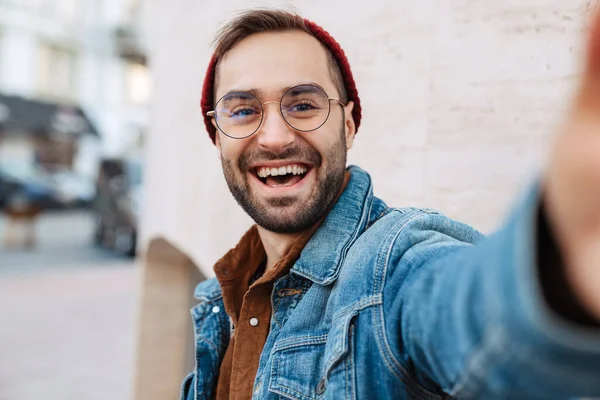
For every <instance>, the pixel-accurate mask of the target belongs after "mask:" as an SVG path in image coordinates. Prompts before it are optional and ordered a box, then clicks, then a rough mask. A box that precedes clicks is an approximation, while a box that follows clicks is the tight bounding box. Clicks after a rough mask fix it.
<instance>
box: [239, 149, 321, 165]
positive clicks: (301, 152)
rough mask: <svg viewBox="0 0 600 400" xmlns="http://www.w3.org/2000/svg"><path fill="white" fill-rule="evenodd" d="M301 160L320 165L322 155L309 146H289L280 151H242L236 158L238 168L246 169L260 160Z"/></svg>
mask: <svg viewBox="0 0 600 400" xmlns="http://www.w3.org/2000/svg"><path fill="white" fill-rule="evenodd" d="M289 159H294V160H301V161H305V162H306V163H307V164H312V165H314V166H315V167H320V166H321V164H322V163H323V157H321V154H319V152H318V151H316V150H314V149H312V148H310V147H299V146H296V147H290V148H288V149H285V150H284V151H282V152H279V153H276V152H273V151H269V150H265V149H260V148H258V149H252V150H248V151H247V152H244V154H242V155H241V156H240V158H239V159H238V168H239V169H240V170H241V171H246V170H247V169H248V168H249V167H250V165H252V164H256V163H259V162H261V161H283V160H289Z"/></svg>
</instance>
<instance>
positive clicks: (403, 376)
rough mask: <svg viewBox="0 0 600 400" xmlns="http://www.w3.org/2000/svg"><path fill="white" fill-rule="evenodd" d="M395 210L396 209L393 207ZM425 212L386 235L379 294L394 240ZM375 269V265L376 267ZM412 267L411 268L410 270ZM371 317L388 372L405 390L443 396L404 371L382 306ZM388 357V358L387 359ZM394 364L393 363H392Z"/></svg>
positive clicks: (424, 215) (399, 222)
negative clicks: (386, 324) (428, 388)
mask: <svg viewBox="0 0 600 400" xmlns="http://www.w3.org/2000/svg"><path fill="white" fill-rule="evenodd" d="M394 210H397V209H394ZM427 215H429V214H427V213H425V212H423V211H416V212H415V215H413V216H411V217H410V218H408V219H407V220H406V221H403V220H400V221H398V222H396V226H398V225H400V227H399V228H398V229H397V230H394V231H395V233H394V234H393V235H390V236H388V238H389V241H390V242H389V245H388V246H387V249H386V251H385V252H384V253H383V254H382V253H381V252H380V257H378V260H377V263H378V264H379V263H380V262H381V259H384V261H383V270H382V271H381V278H380V279H376V280H375V284H374V288H373V289H374V291H379V292H381V296H383V289H384V287H385V282H386V278H387V270H388V267H389V261H390V257H391V254H392V249H393V247H394V245H395V243H396V241H397V240H398V237H399V236H400V234H401V233H403V232H404V229H405V228H406V227H407V226H408V225H409V224H411V223H412V222H414V221H416V220H418V219H420V218H424V217H426V216H427ZM376 269H377V267H376ZM412 269H414V268H411V270H412ZM375 276H377V274H375ZM382 304H383V303H382ZM378 314H379V316H380V318H379V319H380V321H377V319H378V318H377V317H378ZM373 319H374V325H375V326H376V327H377V325H378V322H379V327H378V328H379V329H377V328H376V329H377V331H378V332H377V337H379V338H380V339H381V340H377V347H378V348H379V351H380V354H381V356H382V357H381V358H382V360H383V361H384V364H385V365H386V367H387V368H388V369H389V370H390V372H392V374H394V375H395V376H396V377H398V378H399V379H400V380H401V381H403V382H404V383H405V384H406V388H407V390H413V391H415V390H417V391H418V392H419V393H418V394H419V395H420V396H425V397H427V398H430V399H441V398H443V397H442V396H440V395H438V394H435V393H432V392H430V391H428V390H427V389H425V388H423V387H422V386H421V385H419V384H418V383H417V382H415V381H413V380H412V379H411V378H410V376H409V374H408V372H407V371H406V369H405V368H404V366H403V365H402V364H401V363H400V361H399V360H398V358H397V357H396V355H395V354H394V351H393V350H392V348H391V346H390V344H389V340H388V335H387V332H386V330H385V313H384V308H383V307H380V312H379V313H373ZM388 358H389V360H388ZM392 364H394V365H392Z"/></svg>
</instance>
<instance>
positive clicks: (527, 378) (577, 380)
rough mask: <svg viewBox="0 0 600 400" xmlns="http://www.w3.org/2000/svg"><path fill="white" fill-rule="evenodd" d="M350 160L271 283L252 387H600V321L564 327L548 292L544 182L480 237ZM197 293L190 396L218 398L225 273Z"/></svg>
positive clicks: (340, 393) (518, 392)
mask: <svg viewBox="0 0 600 400" xmlns="http://www.w3.org/2000/svg"><path fill="white" fill-rule="evenodd" d="M349 170H350V172H351V178H350V181H349V183H348V186H347V187H346V189H345V191H344V193H343V194H342V196H341V197H340V198H339V200H338V202H337V203H336V205H335V206H334V207H333V209H332V210H331V212H330V213H329V215H328V216H327V217H326V219H325V220H324V222H323V224H322V226H321V227H320V228H319V230H318V231H317V232H316V233H315V234H314V236H313V237H312V238H311V240H310V241H309V242H308V243H307V245H306V247H305V248H304V250H303V251H302V254H301V256H300V258H299V259H298V260H297V262H296V263H295V264H294V266H293V267H292V269H291V272H290V273H289V275H287V276H285V277H283V278H281V279H279V280H278V281H277V282H276V283H275V285H274V288H273V292H272V298H271V301H272V306H273V309H272V316H271V321H270V332H269V335H268V338H267V341H266V344H265V346H264V348H263V351H262V354H261V358H260V364H259V368H258V372H257V374H256V378H255V381H254V390H253V398H254V399H298V400H312V399H335V400H340V399H430V400H437V399H448V398H464V399H568V398H570V397H575V396H590V395H594V394H595V395H598V394H599V393H600V333H598V332H596V333H595V334H592V333H590V332H587V331H585V330H583V329H582V328H579V327H577V326H572V325H569V324H568V323H567V322H566V321H563V320H562V319H560V318H558V317H557V316H556V315H554V314H553V313H552V312H551V311H550V310H549V309H548V307H547V306H546V304H545V303H544V301H543V296H542V293H541V288H540V284H539V279H538V277H537V275H536V270H537V266H536V257H535V254H536V252H535V246H536V243H535V242H536V218H535V216H536V208H537V204H538V200H539V194H538V192H537V190H536V189H534V190H531V191H530V193H528V194H527V195H526V196H524V199H523V200H522V201H520V202H519V204H518V205H517V206H516V209H515V211H514V212H513V213H512V214H511V216H510V218H509V220H508V221H507V223H506V224H505V225H504V227H503V228H502V229H500V230H499V231H498V232H497V233H495V234H494V235H491V236H489V237H485V238H484V237H483V236H482V235H481V234H480V233H479V232H477V231H476V230H474V229H473V228H471V227H469V226H468V225H465V224H463V223H460V222H457V221H454V220H452V219H449V218H448V217H445V216H443V215H441V214H440V213H438V212H435V211H433V210H429V209H419V208H403V209H395V208H389V207H388V206H386V204H385V203H384V202H383V201H382V200H380V199H378V198H377V197H375V196H374V195H373V192H372V185H371V179H370V177H369V175H368V174H367V173H366V172H364V171H363V170H361V169H360V168H358V167H350V169H349ZM281 289H295V290H281ZM195 296H196V298H197V299H198V300H199V304H198V305H197V306H195V307H194V308H193V309H192V310H191V313H192V317H193V321H194V329H195V342H196V367H195V370H194V371H193V372H192V373H191V374H189V375H188V376H187V377H186V378H185V379H184V382H183V385H182V393H181V398H182V399H185V400H204V399H210V398H211V397H212V396H213V394H214V391H215V388H216V382H217V378H218V373H219V366H220V363H221V359H222V357H223V355H224V353H225V349H226V348H227V344H228V341H229V338H230V334H231V327H230V320H229V317H228V316H227V314H226V313H225V311H224V310H225V307H224V306H223V302H222V296H221V290H220V288H219V285H218V283H217V281H216V280H215V279H209V280H206V281H204V282H202V283H200V284H199V285H198V287H197V288H196V291H195ZM240 323H248V321H245V322H244V321H240Z"/></svg>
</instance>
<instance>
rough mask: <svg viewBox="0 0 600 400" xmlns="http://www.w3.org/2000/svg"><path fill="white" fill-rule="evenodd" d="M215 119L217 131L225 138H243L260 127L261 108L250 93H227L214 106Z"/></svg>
mask: <svg viewBox="0 0 600 400" xmlns="http://www.w3.org/2000/svg"><path fill="white" fill-rule="evenodd" d="M215 119H216V121H217V125H218V126H219V129H221V131H223V133H224V134H226V135H227V136H230V137H233V138H237V139H241V138H245V137H248V136H250V135H252V134H253V133H254V132H255V131H256V130H257V129H258V127H259V126H260V122H261V119H262V106H261V104H260V101H258V99H257V98H256V97H254V96H253V95H251V94H250V93H244V92H235V93H229V94H227V95H225V96H224V97H222V98H221V100H219V102H218V103H217V104H216V106H215Z"/></svg>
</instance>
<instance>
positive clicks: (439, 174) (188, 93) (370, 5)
mask: <svg viewBox="0 0 600 400" xmlns="http://www.w3.org/2000/svg"><path fill="white" fill-rule="evenodd" d="M595 2H596V0H594V3H595ZM288 3H289V2H283V1H269V2H262V3H251V2H249V1H247V0H230V1H216V0H212V1H209V0H194V1H192V0H169V1H167V0H161V1H159V0H155V1H152V2H151V4H150V7H151V9H150V22H151V25H150V34H151V38H150V39H151V40H150V43H151V54H150V56H151V68H152V72H153V74H154V82H155V90H154V102H153V106H152V108H153V109H152V121H151V129H150V135H149V140H148V151H147V163H148V164H147V165H148V168H147V180H146V181H147V187H146V195H145V199H146V205H145V210H144V225H143V231H144V237H145V238H146V239H148V238H150V237H153V236H155V235H163V236H165V237H166V238H167V239H168V240H169V241H171V242H172V243H174V244H175V245H176V246H178V247H180V248H181V249H182V250H183V251H185V252H186V253H188V254H190V256H191V257H192V258H193V259H194V261H195V262H196V263H197V264H198V265H199V266H200V268H201V269H203V270H204V272H205V274H207V275H212V264H213V263H214V261H215V260H216V259H218V258H219V257H220V256H221V255H222V254H223V253H224V252H225V251H226V250H227V249H229V248H230V247H231V246H233V245H235V243H236V242H237V240H238V238H239V236H240V235H241V233H242V232H243V231H245V230H246V229H247V227H248V226H249V225H250V223H251V221H250V220H249V219H248V217H246V216H245V214H244V213H243V212H242V211H241V209H239V207H238V206H237V205H236V204H235V202H234V201H233V200H232V199H231V196H230V194H229V191H228V189H227V187H226V185H225V182H224V179H223V177H222V173H221V166H220V163H219V161H218V159H217V152H216V150H215V148H214V147H213V146H212V144H211V142H210V140H209V139H208V137H207V134H206V132H205V130H204V127H203V121H202V116H201V115H200V108H199V105H198V104H199V99H200V91H201V85H202V80H203V74H204V70H205V68H206V64H207V62H208V59H209V56H210V53H211V50H210V47H209V42H210V40H211V38H212V35H213V33H214V32H215V31H216V29H217V28H218V27H219V26H220V24H221V23H222V22H223V21H225V20H227V19H229V18H230V17H231V16H232V11H233V10H239V9H240V8H243V7H247V6H248V5H250V4H252V5H255V6H256V5H267V4H271V5H285V4H288ZM587 3H588V1H587V0H568V1H567V0H504V1H471V0H444V1H443V0H385V1H384V0H379V1H378V0H372V1H369V2H365V1H355V0H343V1H341V0H340V1H327V2H326V1H324V0H304V1H301V2H296V3H295V5H296V7H297V9H298V10H299V11H301V12H302V13H303V14H304V15H305V16H307V17H308V18H310V19H313V20H314V21H315V22H317V23H319V24H321V25H322V26H324V27H325V28H326V29H327V30H329V31H330V33H332V35H333V36H334V37H335V38H336V39H337V40H338V41H339V42H340V43H341V45H342V46H343V47H344V49H345V50H346V53H347V55H348V58H349V59H350V63H351V65H352V66H353V70H354V73H355V78H356V81H357V84H358V89H359V94H360V96H361V98H362V101H363V104H364V118H363V125H362V126H361V128H360V131H359V134H358V137H357V140H356V145H355V147H354V149H353V150H352V151H351V153H350V162H352V163H356V164H359V165H361V166H362V167H363V168H365V169H366V170H368V171H369V172H370V173H371V175H372V177H373V179H374V182H375V191H376V194H378V195H379V196H380V197H382V198H383V199H384V200H386V201H387V202H388V204H390V205H398V206H404V205H424V206H430V207H434V208H437V209H440V210H441V211H443V212H445V213H446V214H448V215H450V216H452V217H455V218H458V219H460V220H463V221H465V222H468V223H470V224H472V225H474V226H475V227H477V228H479V229H482V230H483V231H485V232H489V231H490V230H492V229H493V228H494V227H495V226H497V224H498V223H499V222H500V221H501V220H502V218H503V216H504V215H505V213H506V211H507V209H508V207H509V205H510V204H511V202H512V201H513V199H514V197H515V195H516V194H517V192H518V191H519V189H520V188H522V187H523V185H524V184H526V183H527V182H528V181H529V179H530V178H531V176H532V175H533V174H534V172H535V168H536V167H537V166H539V165H540V163H541V161H542V160H543V157H544V155H545V154H546V150H547V148H548V146H549V142H550V138H551V135H552V133H553V130H554V127H555V126H556V125H557V123H558V122H559V120H560V116H561V112H562V110H563V109H564V108H565V107H566V105H567V104H568V99H569V96H570V93H571V91H572V89H573V84H574V83H575V78H576V74H577V71H578V61H579V59H578V57H577V55H579V54H580V51H581V48H582V46H581V44H582V41H581V36H582V35H581V33H582V32H581V31H582V27H583V19H584V18H583V16H584V15H585V14H586V11H585V9H586V5H587ZM293 4H294V3H293Z"/></svg>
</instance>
